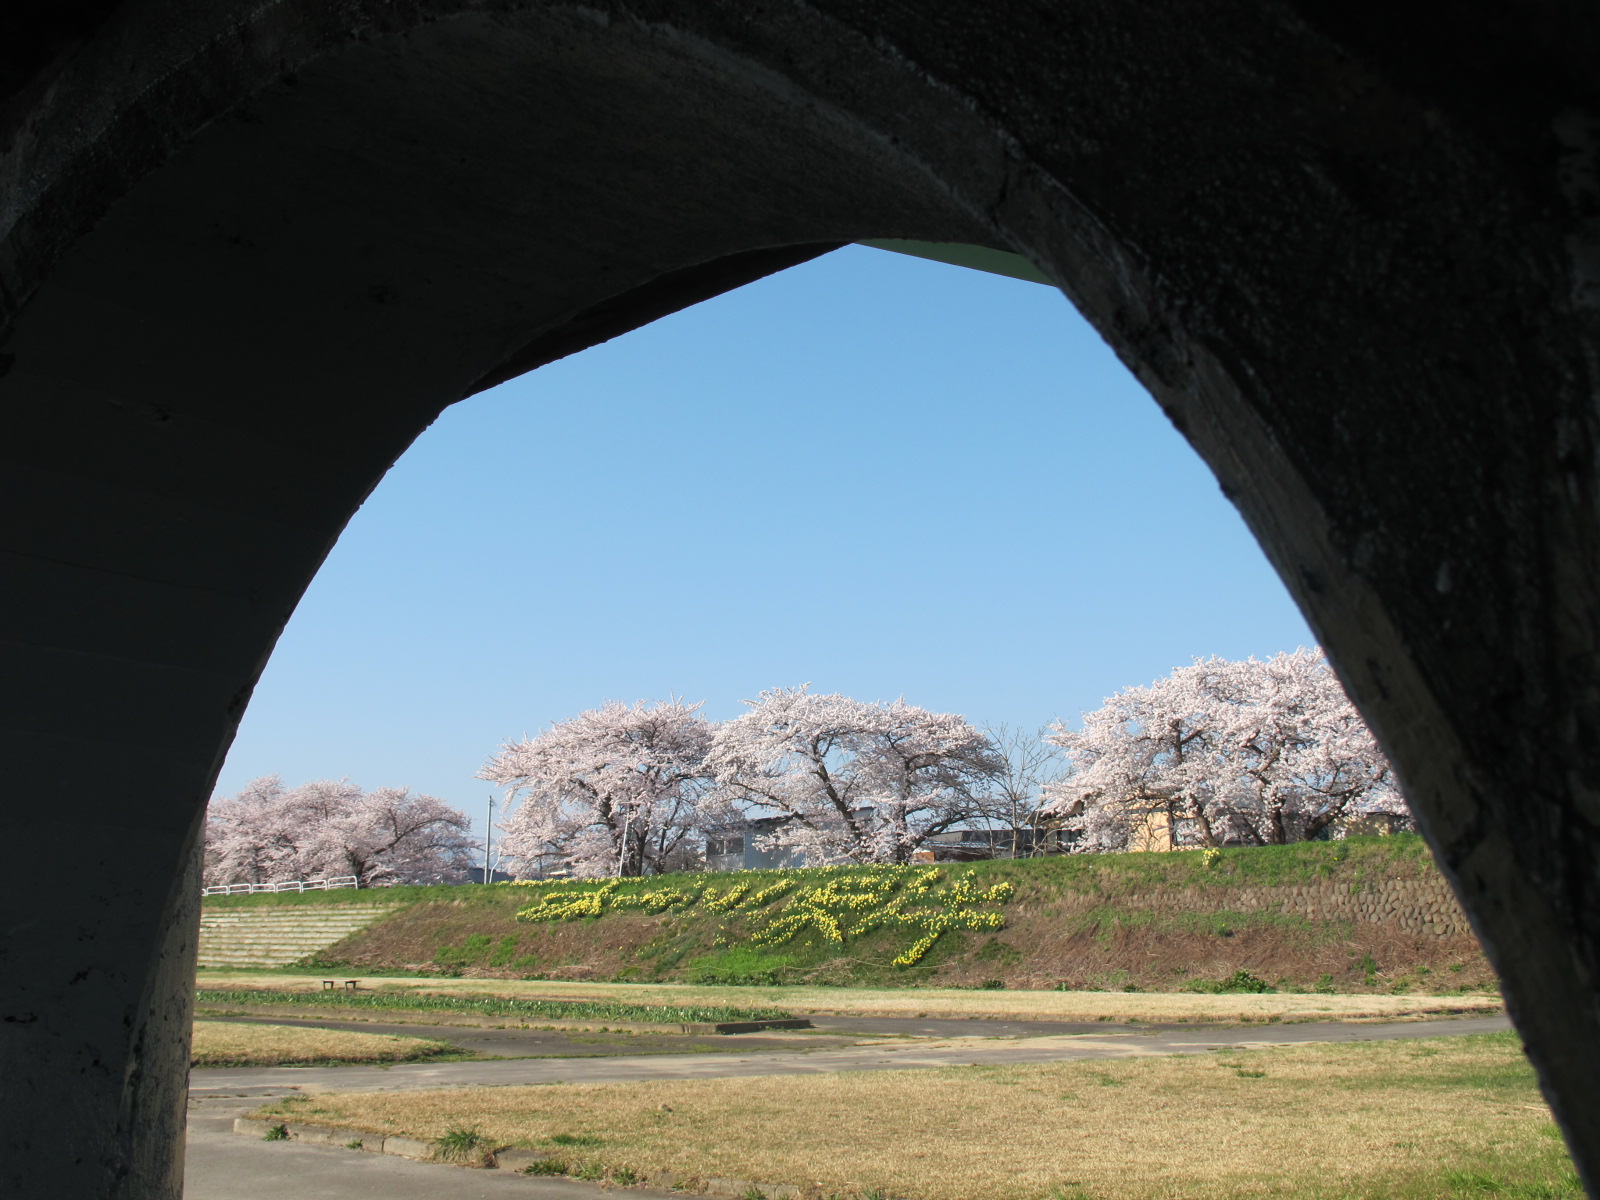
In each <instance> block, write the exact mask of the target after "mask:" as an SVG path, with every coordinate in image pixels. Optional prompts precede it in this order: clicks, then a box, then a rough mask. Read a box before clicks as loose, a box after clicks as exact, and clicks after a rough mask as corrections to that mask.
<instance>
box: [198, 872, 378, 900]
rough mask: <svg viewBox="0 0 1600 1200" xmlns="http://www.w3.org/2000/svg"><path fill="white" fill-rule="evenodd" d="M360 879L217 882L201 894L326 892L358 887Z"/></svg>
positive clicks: (202, 889)
mask: <svg viewBox="0 0 1600 1200" xmlns="http://www.w3.org/2000/svg"><path fill="white" fill-rule="evenodd" d="M360 886H361V880H359V879H357V878H356V877H355V876H354V875H340V876H338V877H337V878H334V879H290V880H286V881H284V882H283V883H219V884H217V885H215V886H214V887H208V888H201V889H200V894H201V895H202V896H243V895H247V894H250V893H254V892H326V891H332V890H333V889H334V888H358V887H360Z"/></svg>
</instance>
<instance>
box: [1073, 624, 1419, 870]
mask: <svg viewBox="0 0 1600 1200" xmlns="http://www.w3.org/2000/svg"><path fill="white" fill-rule="evenodd" d="M1047 740H1049V741H1050V742H1052V743H1053V744H1055V745H1057V746H1059V747H1061V748H1062V749H1063V751H1064V752H1065V753H1066V755H1067V758H1068V759H1069V761H1070V763H1071V767H1072V771H1071V774H1070V775H1069V776H1068V777H1067V778H1066V779H1064V780H1062V781H1060V782H1058V783H1055V784H1052V785H1050V786H1048V787H1047V788H1046V789H1045V791H1046V794H1047V797H1048V803H1047V805H1046V811H1047V812H1051V813H1054V814H1057V815H1059V816H1061V817H1064V818H1066V820H1067V821H1068V823H1069V824H1070V825H1071V826H1073V827H1075V828H1077V829H1078V830H1080V831H1081V834H1082V841H1081V842H1080V843H1079V845H1080V848H1082V849H1122V848H1125V847H1127V846H1128V845H1129V844H1130V843H1131V842H1135V841H1136V840H1137V834H1138V831H1139V830H1140V828H1141V827H1144V828H1149V827H1150V825H1151V824H1152V822H1154V823H1155V824H1156V825H1158V826H1159V827H1161V828H1164V829H1166V830H1169V831H1171V833H1172V836H1173V840H1174V842H1175V843H1182V842H1188V843H1191V844H1197V845H1203V846H1218V845H1222V844H1224V843H1232V844H1239V843H1245V844H1255V845H1265V844H1279V843H1283V842H1288V841H1299V840H1304V839H1308V838H1314V837H1317V836H1319V835H1321V834H1322V832H1323V831H1324V830H1325V829H1327V828H1328V827H1329V826H1330V825H1332V824H1333V823H1334V822H1335V821H1338V820H1340V819H1341V818H1346V817H1351V816H1355V815H1358V814H1362V815H1366V814H1373V813H1385V814H1390V815H1394V816H1398V817H1401V818H1402V819H1409V812H1408V810H1407V809H1406V807H1405V802H1404V800H1403V799H1402V797H1401V796H1400V793H1399V789H1398V786H1397V784H1396V781H1395V779H1394V774H1393V771H1392V769H1391V768H1390V766H1389V762H1388V759H1387V758H1386V757H1385V756H1384V754H1383V752H1382V751H1381V750H1380V749H1379V748H1378V745H1377V742H1376V740H1375V739H1374V738H1373V737H1372V734H1371V732H1370V731H1369V730H1368V729H1367V727H1366V724H1365V723H1364V722H1363V721H1362V720H1361V717H1360V714H1359V713H1357V712H1356V710H1355V707H1354V706H1353V705H1352V704H1351V703H1350V701H1349V699H1348V698H1347V697H1346V695H1345V693H1344V689H1343V687H1342V686H1341V685H1340V683H1339V681H1338V678H1337V677H1336V676H1335V675H1334V674H1333V671H1332V669H1331V668H1330V667H1329V666H1328V663H1327V660H1326V659H1325V658H1324V657H1323V655H1322V652H1321V651H1320V650H1306V649H1304V648H1302V649H1299V650H1296V651H1294V652H1292V653H1285V654H1277V655H1274V656H1273V657H1272V658H1270V659H1266V660H1264V661H1263V660H1257V659H1248V660H1246V661H1243V662H1230V661H1227V660H1225V659H1220V658H1210V659H1201V660H1196V662H1195V663H1194V664H1193V665H1192V666H1189V667H1181V668H1179V669H1178V670H1176V671H1174V672H1173V673H1172V674H1171V675H1169V676H1167V677H1166V678H1164V679H1159V680H1157V681H1156V682H1155V683H1152V684H1150V685H1149V686H1148V687H1133V688H1127V689H1125V690H1124V691H1121V692H1118V693H1117V694H1116V695H1114V696H1112V697H1110V698H1109V699H1108V700H1107V701H1106V703H1105V705H1104V707H1102V708H1100V709H1098V710H1097V711H1095V712H1092V713H1086V714H1085V715H1084V727H1083V729H1082V730H1081V731H1074V730H1071V729H1068V728H1066V727H1065V726H1063V725H1061V724H1059V723H1058V724H1056V725H1055V726H1053V727H1052V731H1051V733H1050V734H1049V736H1048V739H1047Z"/></svg>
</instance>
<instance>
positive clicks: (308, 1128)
mask: <svg viewBox="0 0 1600 1200" xmlns="http://www.w3.org/2000/svg"><path fill="white" fill-rule="evenodd" d="M278 1125H281V1126H283V1131H284V1135H285V1140H287V1141H292V1142H306V1143H309V1144H311V1145H317V1146H340V1147H343V1148H345V1149H347V1150H359V1151H361V1152H363V1153H366V1154H394V1155H398V1156H399V1157H401V1158H412V1159H417V1160H419V1161H421V1162H441V1163H442V1165H445V1166H456V1167H459V1166H478V1167H481V1168H484V1169H489V1170H500V1171H505V1172H509V1173H511V1174H516V1175H526V1174H528V1173H529V1168H530V1167H533V1166H534V1165H535V1164H537V1163H544V1162H550V1161H552V1160H553V1159H556V1157H557V1156H556V1155H554V1154H546V1153H544V1152H543V1151H541V1150H525V1149H523V1148H521V1147H519V1146H510V1147H504V1148H502V1149H499V1150H495V1151H494V1152H492V1153H490V1154H486V1155H485V1157H484V1159H483V1160H482V1161H481V1162H479V1163H459V1162H444V1161H443V1160H440V1159H436V1158H434V1157H433V1143H432V1142H425V1141H422V1140H420V1139H419V1138H409V1137H400V1136H397V1135H384V1134H380V1133H367V1132H365V1131H364V1130H360V1129H348V1128H343V1127H340V1126H337V1125H307V1124H305V1123H304V1122H301V1121H274V1120H273V1119H272V1118H271V1117H235V1118H234V1121H233V1131H234V1132H235V1133H237V1134H242V1135H244V1136H245V1137H253V1138H262V1139H265V1138H266V1135H267V1131H268V1130H269V1129H272V1128H273V1127H275V1126H278ZM542 1178H549V1176H542ZM565 1178H569V1179H570V1178H572V1177H570V1176H569V1177H565ZM640 1184H642V1185H643V1186H644V1187H646V1188H659V1189H662V1190H671V1191H677V1192H679V1193H690V1194H694V1195H701V1196H723V1197H733V1198H735V1200H742V1198H743V1197H745V1196H749V1195H751V1193H753V1192H754V1193H758V1194H760V1195H761V1196H762V1197H764V1198H765V1200H798V1197H799V1196H800V1195H801V1189H800V1188H798V1187H796V1186H794V1185H793V1184H788V1183H755V1182H752V1181H750V1180H748V1179H723V1178H720V1177H715V1176H714V1177H711V1178H705V1179H698V1180H696V1179H691V1178H688V1177H685V1176H680V1175H677V1174H675V1173H674V1172H671V1171H658V1172H656V1173H655V1174H654V1175H652V1176H650V1177H649V1178H648V1179H641V1180H640ZM615 1186H616V1185H615V1184H602V1183H600V1182H598V1181H597V1182H595V1188H596V1189H597V1190H600V1189H602V1188H603V1189H604V1190H606V1191H610V1190H612V1189H613V1188H614V1187H615Z"/></svg>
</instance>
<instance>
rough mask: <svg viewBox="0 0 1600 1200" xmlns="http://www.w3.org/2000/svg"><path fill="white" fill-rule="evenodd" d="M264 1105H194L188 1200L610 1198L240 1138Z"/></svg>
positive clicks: (592, 1188) (581, 1188)
mask: <svg viewBox="0 0 1600 1200" xmlns="http://www.w3.org/2000/svg"><path fill="white" fill-rule="evenodd" d="M259 1103H260V1101H259V1100H250V1101H241V1100H225V1099H218V1100H206V1101H202V1102H200V1103H198V1104H191V1106H190V1110H189V1138H188V1159H187V1163H186V1166H185V1169H184V1177H183V1195H184V1200H501V1198H502V1197H503V1198H504V1200H511V1198H512V1197H520V1200H603V1197H604V1196H605V1194H606V1193H605V1192H604V1191H603V1190H602V1189H601V1188H600V1187H599V1186H598V1185H596V1184H592V1183H580V1182H579V1181H577V1180H576V1179H561V1178H555V1179H529V1178H526V1177H524V1176H520V1175H514V1174H512V1173H510V1172H509V1171H473V1170H468V1169H466V1168H464V1167H442V1166H438V1165H436V1164H434V1163H421V1162H412V1161H411V1160H410V1159H405V1158H396V1157H395V1156H394V1155H391V1154H362V1153H361V1152H359V1151H356V1150H343V1149H340V1148H338V1147H336V1146H312V1145H307V1144H305V1143H303V1142H263V1141H260V1140H259V1139H256V1138H247V1137H242V1136H240V1135H239V1134H237V1133H234V1132H233V1119H234V1117H236V1116H238V1115H240V1114H241V1113H244V1112H247V1111H248V1110H249V1109H251V1108H253V1107H255V1106H256V1105H257V1104H259ZM613 1194H615V1193H613ZM626 1195H627V1196H628V1197H629V1198H630V1200H633V1198H634V1197H637V1198H639V1200H654V1198H660V1200H667V1198H668V1197H670V1196H671V1193H670V1192H660V1191H653V1190H650V1189H647V1188H630V1189H629V1190H628V1191H627V1193H626ZM680 1200H681V1198H680Z"/></svg>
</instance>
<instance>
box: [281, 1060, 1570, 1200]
mask: <svg viewBox="0 0 1600 1200" xmlns="http://www.w3.org/2000/svg"><path fill="white" fill-rule="evenodd" d="M265 1113H266V1114H270V1118H271V1119H276V1120H282V1119H283V1118H284V1117H289V1118H291V1119H293V1120H296V1121H308V1122H312V1123H319V1124H327V1125H334V1126H341V1127H349V1128H353V1129H357V1130H363V1131H367V1132H371V1133H381V1134H390V1135H395V1134H398V1135H405V1136H410V1137H416V1138H421V1139H425V1140H429V1139H440V1140H441V1144H443V1145H449V1144H453V1143H454V1142H462V1143H471V1144H474V1145H482V1146H488V1147H500V1146H525V1147H529V1148H532V1149H535V1150H540V1151H544V1152H546V1153H548V1154H549V1155H550V1156H551V1159H550V1161H549V1162H548V1163H547V1164H543V1165H542V1169H543V1170H544V1171H548V1172H550V1173H555V1172H558V1171H559V1172H561V1173H566V1174H570V1175H574V1176H576V1177H579V1178H585V1179H610V1180H612V1181H613V1182H619V1183H632V1182H645V1183H648V1182H650V1181H652V1180H656V1181H663V1180H662V1175H663V1173H664V1172H670V1173H672V1175H673V1176H674V1177H675V1181H676V1182H677V1183H678V1184H679V1185H680V1186H688V1187H689V1188H691V1189H692V1188H694V1187H695V1185H696V1184H697V1183H698V1182H702V1181H704V1180H705V1179H707V1178H714V1177H715V1178H733V1179H748V1180H757V1181H762V1182H766V1183H770V1184H791V1185H797V1186H799V1187H800V1188H801V1189H802V1190H803V1192H804V1193H805V1194H806V1195H808V1196H812V1197H818V1198H821V1197H837V1198H840V1200H870V1198H873V1197H884V1196H895V1197H904V1198H906V1200H965V1198H967V1197H971V1196H977V1195H982V1196H986V1197H993V1198H994V1200H1151V1198H1153V1197H1173V1198H1175V1197H1183V1198H1184V1200H1224V1198H1231V1197H1258V1196H1259V1197H1267V1196H1271V1197H1275V1198H1277V1200H1332V1198H1340V1200H1448V1198H1457V1197H1459V1198H1462V1200H1465V1198H1466V1197H1477V1196H1482V1195H1486V1194H1494V1195H1498V1196H1501V1197H1504V1198H1505V1200H1568V1198H1571V1200H1579V1198H1580V1197H1581V1195H1582V1193H1581V1190H1580V1189H1579V1188H1578V1185H1577V1182H1576V1179H1575V1178H1574V1176H1573V1173H1572V1169H1571V1165H1570V1161H1569V1159H1568V1158H1567V1155H1566V1153H1565V1150H1564V1148H1563V1147H1562V1144H1561V1141H1560V1139H1559V1137H1558V1135H1557V1133H1556V1129H1555V1126H1554V1124H1553V1123H1552V1122H1551V1119H1550V1113H1549V1110H1548V1109H1547V1108H1546V1106H1545V1104H1544V1102H1543V1101H1542V1100H1541V1098H1540V1096H1539V1093H1538V1090H1537V1087H1536V1086H1535V1083H1534V1079H1533V1072H1532V1070H1531V1069H1530V1068H1529V1066H1528V1063H1527V1061H1526V1059H1525V1058H1524V1057H1523V1055H1522V1053H1521V1050H1520V1047H1519V1045H1518V1043H1517V1041H1516V1038H1515V1037H1514V1036H1513V1035H1511V1034H1492V1035H1488V1036H1481V1037H1453V1038H1444V1039H1433V1040H1427V1041H1391V1042H1368V1043H1347V1044H1339V1045H1306V1046H1297V1047H1293V1048H1284V1049H1278V1048H1274V1049H1266V1050H1255V1051H1241V1050H1227V1051H1222V1052H1213V1053H1211V1054H1206V1055H1194V1056H1174V1057H1159V1058H1139V1059H1116V1060H1098V1061H1089V1062H1084V1061H1078V1062H1070V1063H1055V1064H1049V1065H1030V1066H981V1067H980V1066H973V1067H961V1068H946V1069H931V1070H920V1071H882V1072H847V1073H841V1074H823V1075H810V1076H782V1077H758V1078H749V1079H705V1080H651V1081H643V1082H632V1083H628V1084H592V1085H562V1086H549V1085H546V1086H538V1087H496V1088H473V1089H467V1088H451V1089H444V1090H438V1091H407V1092H389V1093H370V1092H369V1093H360V1094H321V1095H316V1096H311V1097H297V1098H295V1099H294V1100H291V1101H286V1102H283V1103H280V1104H277V1105H274V1106H271V1107H270V1108H269V1109H268V1110H265ZM869 1143H870V1146H871V1153H865V1152H864V1151H863V1146H865V1145H868V1144H869Z"/></svg>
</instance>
